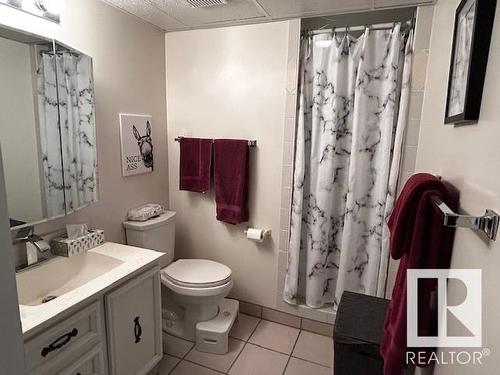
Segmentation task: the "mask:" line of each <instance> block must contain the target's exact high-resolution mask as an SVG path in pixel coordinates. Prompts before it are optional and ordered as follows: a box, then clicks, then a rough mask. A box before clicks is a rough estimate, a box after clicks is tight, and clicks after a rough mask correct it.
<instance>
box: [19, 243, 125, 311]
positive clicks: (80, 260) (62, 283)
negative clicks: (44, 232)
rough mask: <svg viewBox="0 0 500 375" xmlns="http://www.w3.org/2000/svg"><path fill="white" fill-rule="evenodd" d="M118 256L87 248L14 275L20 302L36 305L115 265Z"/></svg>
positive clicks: (87, 280) (118, 262) (76, 286)
mask: <svg viewBox="0 0 500 375" xmlns="http://www.w3.org/2000/svg"><path fill="white" fill-rule="evenodd" d="M122 263H123V262H122V261H121V260H119V259H116V258H113V257H110V256H107V255H103V254H98V253H94V252H86V253H83V254H79V255H75V256H72V257H69V258H66V257H55V258H53V259H51V260H49V261H46V262H44V263H42V264H40V265H39V266H37V267H34V268H30V269H27V270H25V271H21V272H19V273H17V275H16V281H17V295H18V298H19V304H21V305H28V306H36V305H41V304H43V303H48V302H50V301H51V300H53V299H55V298H57V297H59V296H61V295H63V294H65V293H67V292H70V291H72V290H74V289H76V288H78V287H80V286H82V285H84V284H85V283H88V282H89V281H91V280H93V279H95V278H96V277H99V276H101V275H103V274H105V273H106V272H109V271H111V270H112V269H114V268H116V267H118V266H119V265H120V264H122Z"/></svg>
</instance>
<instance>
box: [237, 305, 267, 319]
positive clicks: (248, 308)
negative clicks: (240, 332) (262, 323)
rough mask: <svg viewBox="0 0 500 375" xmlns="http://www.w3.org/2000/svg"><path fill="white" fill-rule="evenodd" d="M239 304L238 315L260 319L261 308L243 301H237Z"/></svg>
mask: <svg viewBox="0 0 500 375" xmlns="http://www.w3.org/2000/svg"><path fill="white" fill-rule="evenodd" d="M239 302H240V313H243V314H247V315H251V316H255V317H257V318H261V317H262V306H260V305H256V304H254V303H250V302H244V301H239Z"/></svg>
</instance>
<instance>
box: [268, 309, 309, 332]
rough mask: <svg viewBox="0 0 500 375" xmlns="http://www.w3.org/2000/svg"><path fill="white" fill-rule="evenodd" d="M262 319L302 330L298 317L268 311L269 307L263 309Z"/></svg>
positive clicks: (271, 310)
mask: <svg viewBox="0 0 500 375" xmlns="http://www.w3.org/2000/svg"><path fill="white" fill-rule="evenodd" d="M262 319H265V320H269V321H271V322H275V323H279V324H284V325H286V326H289V327H294V328H300V318H299V317H298V316H294V315H291V314H287V313H283V312H280V311H277V310H273V309H268V308H267V307H264V308H262Z"/></svg>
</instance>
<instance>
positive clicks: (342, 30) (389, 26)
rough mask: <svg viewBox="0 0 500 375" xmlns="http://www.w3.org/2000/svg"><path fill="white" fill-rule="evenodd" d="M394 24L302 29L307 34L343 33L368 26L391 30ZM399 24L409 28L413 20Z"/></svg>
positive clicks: (362, 29)
mask: <svg viewBox="0 0 500 375" xmlns="http://www.w3.org/2000/svg"><path fill="white" fill-rule="evenodd" d="M395 24H396V22H388V23H379V24H374V25H359V26H342V27H334V28H331V29H318V30H304V32H305V33H306V34H309V35H319V34H332V33H345V32H349V31H364V30H365V29H366V28H367V27H369V28H370V29H371V30H391V29H392V28H393V27H394V25H395ZM401 24H402V28H403V29H406V28H411V27H413V20H409V21H406V22H402V23H401Z"/></svg>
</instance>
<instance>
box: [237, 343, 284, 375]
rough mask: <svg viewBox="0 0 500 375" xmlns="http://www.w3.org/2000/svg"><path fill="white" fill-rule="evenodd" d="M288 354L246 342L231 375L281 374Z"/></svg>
mask: <svg viewBox="0 0 500 375" xmlns="http://www.w3.org/2000/svg"><path fill="white" fill-rule="evenodd" d="M288 358H289V357H288V356H287V355H285V354H281V353H277V352H274V351H272V350H268V349H265V348H261V347H259V346H256V345H252V344H246V345H245V347H244V348H243V351H242V352H241V354H240V356H239V357H238V359H237V360H236V362H235V363H234V365H233V367H231V370H229V374H230V375H281V374H283V371H284V370H285V367H286V364H287V362H288Z"/></svg>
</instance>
